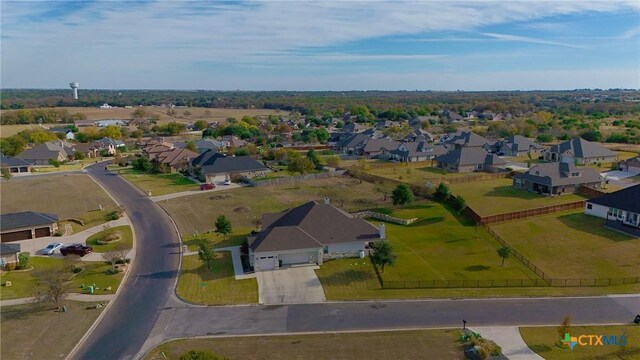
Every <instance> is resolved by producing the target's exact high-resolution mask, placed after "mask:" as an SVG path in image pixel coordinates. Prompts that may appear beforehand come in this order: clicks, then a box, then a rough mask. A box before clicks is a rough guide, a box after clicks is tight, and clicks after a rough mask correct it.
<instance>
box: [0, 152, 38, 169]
mask: <svg viewBox="0 0 640 360" xmlns="http://www.w3.org/2000/svg"><path fill="white" fill-rule="evenodd" d="M29 165H31V164H29V163H28V162H26V161H24V160H22V159H18V158H16V157H13V156H5V155H3V154H0V167H15V166H29Z"/></svg>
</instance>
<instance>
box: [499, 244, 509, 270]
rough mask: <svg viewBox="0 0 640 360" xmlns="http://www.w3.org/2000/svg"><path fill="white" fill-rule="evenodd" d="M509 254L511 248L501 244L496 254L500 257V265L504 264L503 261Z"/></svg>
mask: <svg viewBox="0 0 640 360" xmlns="http://www.w3.org/2000/svg"><path fill="white" fill-rule="evenodd" d="M509 255H511V248H510V247H508V246H503V247H501V248H499V249H498V256H500V257H501V258H502V266H504V261H505V260H506V259H507V258H508V257H509Z"/></svg>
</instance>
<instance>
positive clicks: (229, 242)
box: [182, 227, 255, 251]
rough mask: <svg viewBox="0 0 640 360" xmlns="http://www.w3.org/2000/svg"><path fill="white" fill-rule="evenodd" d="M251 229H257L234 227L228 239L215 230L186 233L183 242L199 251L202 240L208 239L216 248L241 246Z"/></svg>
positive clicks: (190, 248)
mask: <svg viewBox="0 0 640 360" xmlns="http://www.w3.org/2000/svg"><path fill="white" fill-rule="evenodd" d="M251 230H255V229H250V228H244V227H241V228H235V227H234V228H233V232H232V233H231V234H229V235H228V236H227V238H226V239H225V238H224V237H223V236H221V235H220V234H216V233H215V232H214V231H213V230H212V231H208V232H206V233H198V234H191V235H185V236H183V237H182V244H183V245H187V246H188V247H189V251H198V246H199V245H200V242H202V241H207V242H208V243H209V244H210V245H212V246H213V247H214V248H223V247H228V246H240V245H241V244H242V243H243V242H244V241H245V240H246V239H247V236H248V235H249V233H250V232H251Z"/></svg>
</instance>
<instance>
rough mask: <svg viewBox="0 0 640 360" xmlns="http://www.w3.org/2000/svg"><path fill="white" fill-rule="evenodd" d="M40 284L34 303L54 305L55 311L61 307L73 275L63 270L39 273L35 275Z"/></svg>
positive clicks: (69, 288)
mask: <svg viewBox="0 0 640 360" xmlns="http://www.w3.org/2000/svg"><path fill="white" fill-rule="evenodd" d="M37 278H38V281H39V284H40V287H39V289H38V292H37V293H36V296H35V298H36V301H37V302H41V303H54V304H55V305H56V308H57V309H60V308H61V307H62V303H63V301H64V299H66V298H67V295H68V293H69V291H70V290H71V286H72V284H73V275H72V274H71V272H70V271H65V269H63V268H59V269H52V270H47V271H41V272H39V273H38V274H37Z"/></svg>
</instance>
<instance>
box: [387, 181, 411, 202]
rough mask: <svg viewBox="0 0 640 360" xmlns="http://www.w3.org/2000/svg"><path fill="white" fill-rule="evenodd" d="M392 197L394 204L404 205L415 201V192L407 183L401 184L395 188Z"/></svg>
mask: <svg viewBox="0 0 640 360" xmlns="http://www.w3.org/2000/svg"><path fill="white" fill-rule="evenodd" d="M391 199H393V205H400V206H404V205H407V204H410V203H411V202H412V201H413V193H412V192H411V189H409V187H408V186H407V185H405V184H399V185H398V186H396V188H395V189H393V192H392V193H391Z"/></svg>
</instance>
